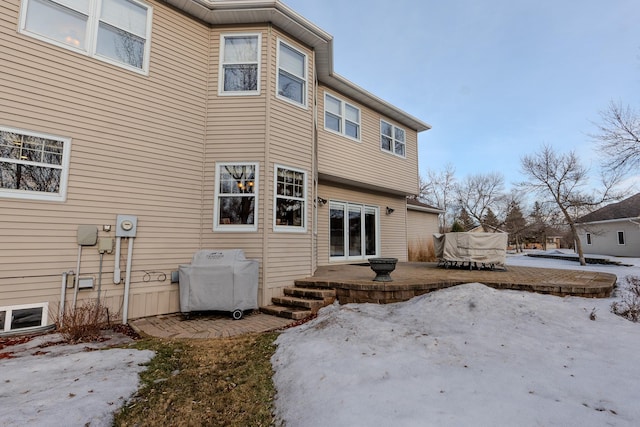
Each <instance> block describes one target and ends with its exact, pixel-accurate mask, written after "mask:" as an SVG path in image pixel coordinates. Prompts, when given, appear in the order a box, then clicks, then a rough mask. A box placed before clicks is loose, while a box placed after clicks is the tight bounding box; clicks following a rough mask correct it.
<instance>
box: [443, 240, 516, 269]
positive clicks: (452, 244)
mask: <svg viewBox="0 0 640 427" xmlns="http://www.w3.org/2000/svg"><path fill="white" fill-rule="evenodd" d="M507 237H508V234H507V233H445V234H434V235H433V247H434V249H435V252H436V257H437V258H438V259H440V260H444V261H457V262H481V263H485V264H495V265H504V264H505V261H506V258H507Z"/></svg>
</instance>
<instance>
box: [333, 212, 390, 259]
mask: <svg viewBox="0 0 640 427" xmlns="http://www.w3.org/2000/svg"><path fill="white" fill-rule="evenodd" d="M378 212H379V209H378V208H377V207H375V206H365V205H359V204H354V203H344V202H331V203H330V204H329V257H330V259H331V260H332V261H338V260H350V261H356V260H365V259H367V258H370V257H375V256H377V254H378V246H379V244H378Z"/></svg>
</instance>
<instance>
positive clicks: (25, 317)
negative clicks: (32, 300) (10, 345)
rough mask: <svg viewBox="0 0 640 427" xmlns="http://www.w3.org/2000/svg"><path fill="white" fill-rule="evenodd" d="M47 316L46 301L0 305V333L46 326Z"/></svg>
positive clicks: (47, 306)
mask: <svg viewBox="0 0 640 427" xmlns="http://www.w3.org/2000/svg"><path fill="white" fill-rule="evenodd" d="M48 317H49V304H48V303H46V302H45V303H40V304H27V305H14V306H7V307H0V326H2V329H0V333H1V332H10V331H16V330H22V329H25V330H26V329H30V328H39V327H42V326H46V324H47V319H48Z"/></svg>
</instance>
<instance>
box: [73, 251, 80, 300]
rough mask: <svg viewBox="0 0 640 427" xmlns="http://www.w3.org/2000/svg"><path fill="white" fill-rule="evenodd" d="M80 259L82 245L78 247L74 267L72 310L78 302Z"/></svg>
mask: <svg viewBox="0 0 640 427" xmlns="http://www.w3.org/2000/svg"><path fill="white" fill-rule="evenodd" d="M81 257H82V245H78V264H77V265H76V280H75V284H74V289H73V309H74V310H75V308H76V301H77V300H78V288H79V287H80V258H81Z"/></svg>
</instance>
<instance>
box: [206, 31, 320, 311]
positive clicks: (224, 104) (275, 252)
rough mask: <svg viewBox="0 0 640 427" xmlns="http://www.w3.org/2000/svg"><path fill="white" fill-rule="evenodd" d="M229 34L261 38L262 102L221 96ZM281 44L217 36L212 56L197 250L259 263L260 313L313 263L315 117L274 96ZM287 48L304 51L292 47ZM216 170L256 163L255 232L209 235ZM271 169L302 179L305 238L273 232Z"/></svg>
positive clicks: (273, 34) (269, 34) (272, 34)
mask: <svg viewBox="0 0 640 427" xmlns="http://www.w3.org/2000/svg"><path fill="white" fill-rule="evenodd" d="M233 32H237V33H256V32H259V33H260V34H261V35H262V37H261V40H262V45H261V60H262V66H261V75H260V94H259V95H250V96H246V95H244V96H242V95H241V96H229V95H225V96H218V90H217V89H218V78H219V77H218V69H219V55H220V52H219V49H220V34H223V33H224V34H230V33H233ZM278 36H280V37H283V36H282V34H279V33H278V32H277V31H276V30H273V29H272V28H270V27H268V26H244V27H236V28H228V27H224V28H220V29H216V28H214V29H213V30H212V36H211V50H210V52H211V53H210V58H211V65H210V69H209V99H208V102H207V106H208V108H207V135H206V154H205V174H204V177H205V179H204V183H205V184H204V185H205V191H204V210H203V212H204V221H203V227H202V235H203V238H202V246H203V247H205V248H216V249H243V250H244V252H245V256H247V258H251V259H257V260H258V261H259V263H260V279H259V280H260V284H259V298H258V303H259V304H260V305H266V304H269V303H270V302H269V301H270V299H271V297H272V296H274V295H281V293H282V291H281V288H282V287H284V286H288V285H291V284H292V283H293V280H294V279H296V278H300V277H305V276H308V275H309V274H310V271H311V268H310V265H311V257H312V253H311V248H312V243H311V230H312V227H311V225H312V224H311V222H310V221H311V218H312V216H311V214H312V210H311V205H310V202H309V200H310V198H311V194H312V187H311V177H312V173H313V170H312V165H313V163H312V153H313V127H312V126H313V115H312V109H311V108H307V109H303V108H299V107H296V106H294V105H291V104H290V103H287V102H285V101H282V100H280V99H277V98H276V96H275V94H276V74H277V69H276V64H277V62H276V55H277V51H276V49H277V37H278ZM283 39H284V37H283ZM286 41H287V42H289V43H291V45H293V46H296V47H297V48H298V49H301V50H302V49H304V48H303V47H300V46H299V45H298V44H296V43H295V42H293V41H291V40H289V39H286ZM304 52H305V53H306V54H307V55H308V59H309V61H308V66H309V75H312V74H311V69H312V68H311V67H312V61H311V58H312V57H311V52H310V51H309V50H308V49H305V50H304ZM308 83H312V81H309V82H308ZM307 91H308V96H309V100H311V95H312V86H311V84H308V85H307ZM310 102H311V101H309V103H310ZM216 162H259V175H258V193H257V206H256V210H257V220H258V229H257V231H255V232H222V231H215V232H214V231H213V212H214V209H215V208H216V206H215V201H214V196H215V185H216V183H215V179H216V177H215V169H216V168H215V165H216ZM274 164H279V165H282V166H289V167H294V168H297V169H302V170H305V171H306V172H307V184H308V187H307V195H308V197H307V217H306V221H307V224H308V227H307V232H306V233H303V234H300V233H280V232H278V233H276V232H273V193H274V192H273V181H274ZM265 266H268V267H267V268H265Z"/></svg>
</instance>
